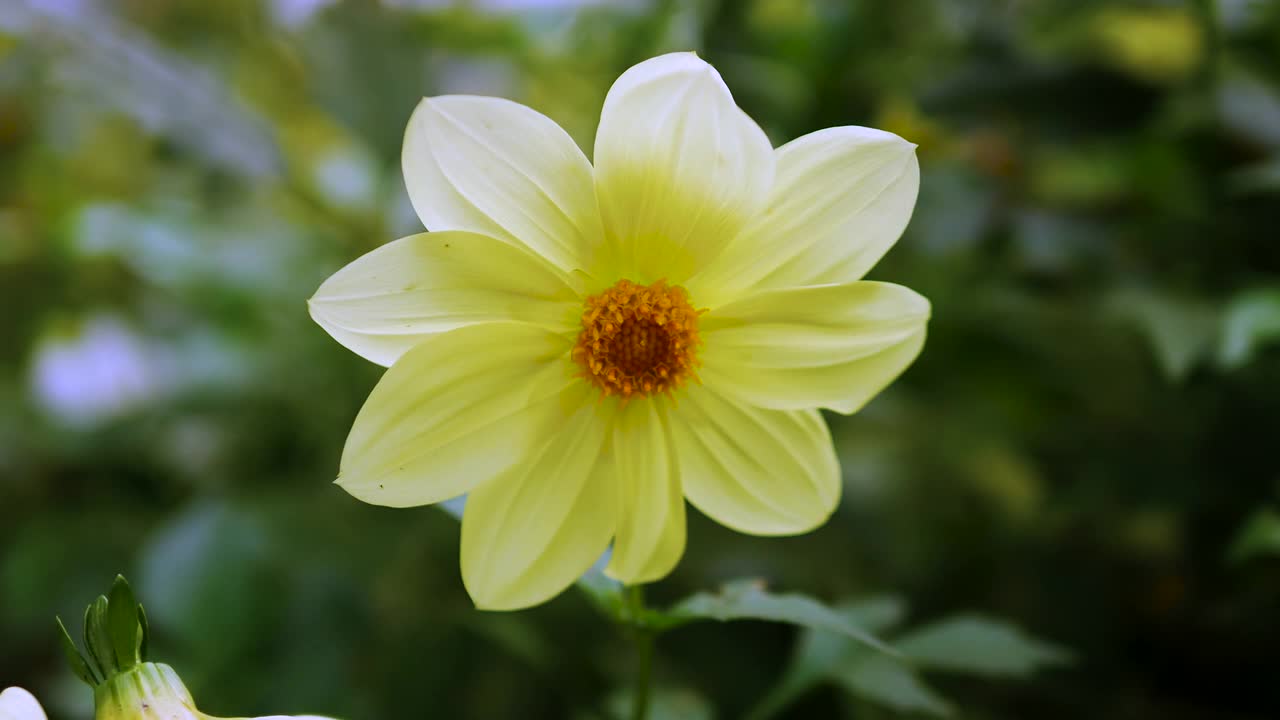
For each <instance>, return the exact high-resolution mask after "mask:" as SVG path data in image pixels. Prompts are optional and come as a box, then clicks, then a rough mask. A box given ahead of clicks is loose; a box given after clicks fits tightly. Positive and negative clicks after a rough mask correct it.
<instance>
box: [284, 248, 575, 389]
mask: <svg viewBox="0 0 1280 720" xmlns="http://www.w3.org/2000/svg"><path fill="white" fill-rule="evenodd" d="M578 302H579V300H578V296H577V294H576V293H575V292H574V290H573V289H572V288H571V287H570V286H569V285H567V284H565V280H564V279H563V277H562V276H561V275H560V274H559V273H558V272H557V271H556V270H555V268H553V267H552V266H551V265H550V264H548V263H547V262H546V261H545V260H544V259H542V258H541V257H539V256H538V255H536V254H534V253H532V252H530V251H528V250H525V249H522V248H519V247H513V246H511V245H508V244H505V243H502V242H499V241H498V240H494V239H493V238H490V237H486V236H484V235H477V234H476V233H470V232H457V231H454V232H433V233H420V234H418V235H411V236H409V237H406V238H401V239H399V240H396V241H395V242H391V243H387V244H386V245H383V246H382V247H380V248H378V249H376V250H373V251H372V252H369V253H366V254H365V255H363V256H361V257H359V258H357V259H356V260H354V261H353V262H351V263H350V264H349V265H347V266H346V267H344V268H342V269H341V270H339V271H338V272H336V273H334V274H333V276H331V277H330V278H329V279H328V280H325V281H324V284H322V285H321V286H320V289H319V290H317V291H316V294H315V297H313V298H311V300H310V301H308V303H307V305H308V307H309V308H310V310H311V317H312V319H314V320H315V321H316V322H317V323H318V324H319V325H320V326H321V327H323V328H324V329H325V330H326V331H327V332H328V333H329V334H330V335H332V336H333V338H334V339H335V340H337V341H338V342H340V343H342V344H343V345H345V346H346V347H347V348H348V349H350V350H351V351H353V352H355V353H356V354H358V355H360V356H361V357H364V358H366V359H368V360H372V361H373V362H375V363H378V364H379V365H390V364H391V363H393V362H395V361H396V360H397V359H398V358H399V357H400V356H401V355H403V354H404V353H405V352H407V351H408V350H409V349H410V348H412V347H413V346H414V345H417V344H418V343H419V342H422V340H423V339H424V338H425V337H427V336H429V335H431V334H434V333H439V332H444V331H446V330H452V329H454V328H458V327H463V326H465V325H474V324H476V323H482V322H500V321H519V322H526V323H530V324H533V325H538V326H541V327H546V328H550V329H555V330H566V331H567V330H570V329H572V328H573V327H574V326H575V325H576V324H577V320H578V317H577V316H578V312H579V305H578Z"/></svg>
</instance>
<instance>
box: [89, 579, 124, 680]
mask: <svg viewBox="0 0 1280 720" xmlns="http://www.w3.org/2000/svg"><path fill="white" fill-rule="evenodd" d="M107 607H108V603H107V597H106V596H105V595H99V596H98V599H97V600H94V601H93V604H92V605H90V606H89V609H88V611H87V612H86V613H85V620H84V642H85V646H86V647H85V649H86V650H88V651H89V656H90V657H92V658H93V659H94V660H95V661H97V664H98V669H99V670H100V671H101V672H102V677H103V679H108V678H110V677H111V676H112V675H115V673H116V654H115V650H114V649H113V648H112V645H111V633H110V631H109V630H108V627H109V621H108V618H107Z"/></svg>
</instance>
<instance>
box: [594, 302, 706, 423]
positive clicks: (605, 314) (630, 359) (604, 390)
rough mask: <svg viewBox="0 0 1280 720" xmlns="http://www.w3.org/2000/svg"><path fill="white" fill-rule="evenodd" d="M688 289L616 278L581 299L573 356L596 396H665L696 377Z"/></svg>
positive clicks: (694, 320)
mask: <svg viewBox="0 0 1280 720" xmlns="http://www.w3.org/2000/svg"><path fill="white" fill-rule="evenodd" d="M704 312H706V310H695V309H694V308H693V306H692V305H690V304H689V293H688V292H686V291H685V289H684V288H682V287H680V286H679V285H667V284H666V281H664V280H659V281H657V282H655V283H653V284H652V285H640V284H639V283H634V282H631V281H630V280H619V281H618V282H617V283H616V284H615V285H614V286H613V287H611V288H609V289H608V290H605V291H604V292H602V293H600V294H599V295H592V296H590V297H588V298H587V299H586V301H585V302H584V303H583V308H582V332H581V333H580V334H579V335H578V342H577V344H576V345H575V346H574V348H573V359H574V361H575V362H577V363H578V365H579V366H580V367H581V368H582V373H581V374H582V376H583V377H584V378H586V379H587V380H588V381H590V382H591V383H593V384H594V385H595V386H596V387H598V388H600V393H601V396H602V397H607V396H609V395H617V396H619V397H621V398H622V399H623V400H624V401H625V400H630V399H632V398H635V397H647V396H649V395H656V394H658V393H666V394H671V393H672V392H673V391H675V390H677V389H679V388H680V387H682V386H683V385H684V384H685V382H687V381H688V380H689V378H693V379H695V380H697V377H698V376H697V368H698V348H699V347H700V346H701V345H702V339H701V338H699V337H698V316H699V315H701V314H702V313H704Z"/></svg>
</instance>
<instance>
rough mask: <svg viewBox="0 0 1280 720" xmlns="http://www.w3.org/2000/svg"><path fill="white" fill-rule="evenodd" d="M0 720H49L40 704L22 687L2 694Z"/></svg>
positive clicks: (13, 688) (0, 693)
mask: <svg viewBox="0 0 1280 720" xmlns="http://www.w3.org/2000/svg"><path fill="white" fill-rule="evenodd" d="M0 720H48V718H47V717H45V714H44V710H43V709H41V707H40V703H38V702H36V699H35V698H34V697H32V696H31V693H29V692H27V691H26V690H23V689H22V688H20V687H11V688H8V689H7V690H5V691H4V692H0Z"/></svg>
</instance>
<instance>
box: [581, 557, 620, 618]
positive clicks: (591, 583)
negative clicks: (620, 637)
mask: <svg viewBox="0 0 1280 720" xmlns="http://www.w3.org/2000/svg"><path fill="white" fill-rule="evenodd" d="M602 565H603V564H602V563H596V567H593V568H591V569H590V570H588V571H587V572H586V573H585V574H584V575H583V576H582V577H580V578H578V581H577V583H576V585H577V588H578V589H579V590H581V591H582V593H583V594H584V595H586V596H587V599H588V600H590V601H591V604H592V605H595V606H596V608H597V609H598V610H600V612H602V613H604V614H605V616H606V617H609V618H611V619H613V620H617V621H619V622H625V621H626V617H625V615H626V611H625V606H626V598H625V597H624V594H623V591H624V589H625V588H624V587H623V585H622V583H620V582H618V581H617V580H614V579H613V578H611V577H609V576H608V575H605V574H604V571H603V570H601V569H600V568H601V567H602Z"/></svg>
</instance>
